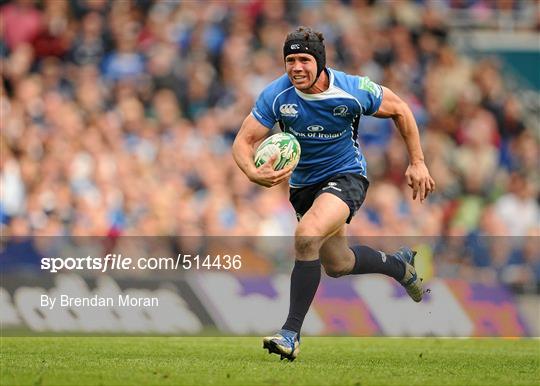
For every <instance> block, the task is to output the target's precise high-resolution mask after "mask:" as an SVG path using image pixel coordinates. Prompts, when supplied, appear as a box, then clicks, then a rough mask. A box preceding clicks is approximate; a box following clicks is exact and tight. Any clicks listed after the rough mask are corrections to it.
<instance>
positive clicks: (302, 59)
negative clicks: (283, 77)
mask: <svg viewBox="0 0 540 386" xmlns="http://www.w3.org/2000/svg"><path fill="white" fill-rule="evenodd" d="M285 69H286V70H287V75H289V79H290V80H291V82H292V84H293V86H294V87H296V88H297V89H299V90H307V89H309V88H310V86H311V85H312V84H313V82H314V81H315V78H316V77H317V61H316V60H315V58H314V57H313V56H311V55H307V54H291V55H287V57H286V58H285Z"/></svg>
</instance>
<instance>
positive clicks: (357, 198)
mask: <svg viewBox="0 0 540 386" xmlns="http://www.w3.org/2000/svg"><path fill="white" fill-rule="evenodd" d="M368 187H369V181H368V180H367V178H366V177H364V176H362V175H360V174H354V173H345V174H337V175H335V176H333V177H330V178H328V179H326V180H324V181H322V182H319V183H317V184H313V185H308V186H303V187H301V188H290V191H289V201H290V202H291V204H292V206H293V207H294V210H295V211H296V218H297V219H298V221H300V219H301V218H302V216H303V215H304V214H306V212H307V211H308V210H309V208H311V205H313V201H315V199H316V198H317V197H319V195H321V194H323V193H331V194H333V195H335V196H337V197H339V198H340V199H341V200H342V201H343V202H345V203H346V204H347V206H348V207H349V211H350V214H349V217H348V218H347V224H349V223H350V222H351V219H352V218H353V216H354V215H355V214H356V212H357V211H358V209H360V206H362V203H363V202H364V199H365V198H366V193H367V190H368Z"/></svg>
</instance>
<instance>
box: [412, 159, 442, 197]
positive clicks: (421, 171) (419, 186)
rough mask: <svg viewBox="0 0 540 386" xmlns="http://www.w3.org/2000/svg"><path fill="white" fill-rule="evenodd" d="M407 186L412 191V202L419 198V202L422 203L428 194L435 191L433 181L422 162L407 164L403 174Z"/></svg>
mask: <svg viewBox="0 0 540 386" xmlns="http://www.w3.org/2000/svg"><path fill="white" fill-rule="evenodd" d="M405 177H406V178H407V184H408V185H409V186H410V187H411V189H412V191H413V200H416V197H418V196H419V197H420V202H423V201H424V200H425V199H426V197H427V196H428V194H429V193H431V192H433V191H434V190H435V181H434V180H433V178H431V175H430V174H429V170H428V168H427V166H426V164H425V163H424V162H415V163H414V164H409V167H408V168H407V171H406V172H405Z"/></svg>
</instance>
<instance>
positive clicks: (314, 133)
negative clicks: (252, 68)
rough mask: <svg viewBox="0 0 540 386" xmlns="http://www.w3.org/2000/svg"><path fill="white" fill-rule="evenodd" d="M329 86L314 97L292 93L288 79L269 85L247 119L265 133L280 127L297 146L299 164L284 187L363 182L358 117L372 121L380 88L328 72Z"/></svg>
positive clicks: (354, 78)
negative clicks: (341, 177) (352, 178)
mask: <svg viewBox="0 0 540 386" xmlns="http://www.w3.org/2000/svg"><path fill="white" fill-rule="evenodd" d="M327 71H328V77H329V81H330V86H329V88H328V90H326V91H324V92H322V93H318V94H305V93H303V92H301V91H299V90H297V89H296V88H295V87H294V86H293V85H292V83H291V81H290V80H289V77H288V76H287V74H284V75H283V76H281V77H279V78H278V79H276V80H274V81H273V82H272V83H270V84H269V85H268V86H267V87H266V88H265V89H264V90H263V92H262V93H261V95H260V96H259V98H258V99H257V102H256V103H255V106H254V107H253V109H252V111H251V113H252V114H253V116H254V117H255V118H256V119H257V120H258V121H259V122H260V123H261V124H262V125H264V126H266V127H268V128H272V127H274V125H275V124H276V123H278V124H279V126H280V127H281V130H283V131H285V132H287V133H291V134H293V135H294V136H295V137H296V138H297V139H298V142H300V146H301V148H302V153H301V156H300V162H299V163H298V166H297V167H296V169H295V170H294V172H293V174H292V177H291V180H290V182H289V184H290V186H291V187H302V186H307V185H312V184H316V183H318V182H321V181H324V180H325V179H327V178H330V177H331V176H333V175H336V174H339V173H359V174H362V175H363V176H366V161H365V158H364V156H363V154H362V151H361V150H360V147H359V145H358V143H357V135H358V125H359V122H360V117H361V116H362V115H372V114H374V113H375V112H377V110H378V109H379V106H380V105H381V101H382V94H383V93H382V88H381V86H379V85H378V84H376V83H374V82H372V81H370V80H369V78H368V77H361V76H354V75H349V74H346V73H344V72H340V71H336V70H333V69H331V68H327Z"/></svg>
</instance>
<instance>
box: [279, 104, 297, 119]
mask: <svg viewBox="0 0 540 386" xmlns="http://www.w3.org/2000/svg"><path fill="white" fill-rule="evenodd" d="M297 107H298V105H296V104H294V103H291V104H286V105H281V106H279V112H280V113H281V115H284V116H288V117H296V116H297V115H298V111H297V110H296V108H297Z"/></svg>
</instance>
